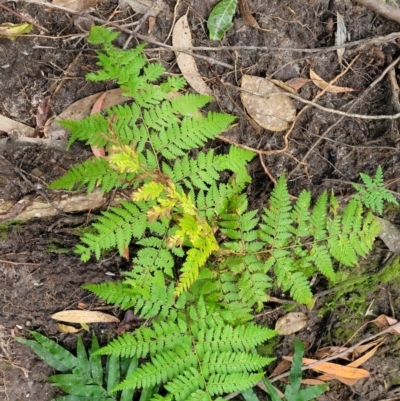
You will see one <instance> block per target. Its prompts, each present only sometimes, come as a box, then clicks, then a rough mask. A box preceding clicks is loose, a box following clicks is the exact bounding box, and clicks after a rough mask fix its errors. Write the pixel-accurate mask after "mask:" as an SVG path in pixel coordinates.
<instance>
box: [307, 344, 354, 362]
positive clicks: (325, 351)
mask: <svg viewBox="0 0 400 401" xmlns="http://www.w3.org/2000/svg"><path fill="white" fill-rule="evenodd" d="M346 350H347V347H335V346H329V347H323V348H320V349H319V350H317V352H316V353H315V357H316V358H317V359H324V358H327V357H329V356H333V355H336V354H339V353H340V352H343V351H346ZM338 358H340V359H344V360H346V361H351V351H349V352H348V353H347V354H345V355H341V356H340V357H338Z"/></svg>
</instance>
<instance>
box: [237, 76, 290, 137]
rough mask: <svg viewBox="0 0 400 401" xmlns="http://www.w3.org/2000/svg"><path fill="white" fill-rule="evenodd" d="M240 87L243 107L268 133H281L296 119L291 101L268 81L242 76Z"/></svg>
mask: <svg viewBox="0 0 400 401" xmlns="http://www.w3.org/2000/svg"><path fill="white" fill-rule="evenodd" d="M241 87H242V89H244V90H245V91H243V92H242V93H241V98H242V102H243V104H244V107H245V108H246V110H247V112H248V113H249V114H250V116H251V117H252V118H253V119H254V120H255V121H256V122H257V123H258V124H259V125H261V127H263V128H266V129H268V130H270V131H283V130H285V129H287V128H288V127H289V122H292V121H293V120H294V118H295V117H296V108H295V107H294V105H293V102H292V101H291V99H289V98H288V97H287V96H285V95H284V93H285V92H284V91H283V90H282V89H280V88H278V87H277V86H276V85H274V84H273V83H272V82H270V81H269V80H268V79H266V78H261V77H255V76H252V75H243V77H242V85H241ZM247 91H248V92H247ZM249 92H251V93H249ZM255 93H257V95H256V94H255ZM280 93H282V95H279V94H280ZM258 94H260V95H262V96H259V95H258ZM270 95H272V96H270Z"/></svg>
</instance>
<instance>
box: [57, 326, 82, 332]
mask: <svg viewBox="0 0 400 401" xmlns="http://www.w3.org/2000/svg"><path fill="white" fill-rule="evenodd" d="M57 327H58V330H60V331H61V333H69V334H75V333H79V332H80V331H82V330H83V328H82V327H81V328H79V329H77V328H76V327H74V326H69V325H68V324H62V323H57Z"/></svg>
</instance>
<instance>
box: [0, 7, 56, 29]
mask: <svg viewBox="0 0 400 401" xmlns="http://www.w3.org/2000/svg"><path fill="white" fill-rule="evenodd" d="M0 7H1V8H3V9H4V10H6V11H8V12H9V13H11V14H13V15H15V16H16V17H18V18H19V19H22V21H25V22H28V23H29V24H32V25H34V26H36V28H38V29H39V30H41V31H43V32H46V33H50V31H49V30H48V29H46V28H44V27H42V26H41V25H39V24H37V23H36V22H35V21H33V20H31V19H30V18H28V17H25V16H23V15H21V14H18V13H16V12H15V11H14V10H11V8H8V7H7V6H5V5H4V4H0Z"/></svg>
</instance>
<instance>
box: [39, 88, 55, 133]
mask: <svg viewBox="0 0 400 401" xmlns="http://www.w3.org/2000/svg"><path fill="white" fill-rule="evenodd" d="M52 115H53V110H52V109H51V98H50V96H46V97H43V98H42V99H41V100H40V102H39V105H38V108H37V111H36V130H35V135H36V137H38V138H47V133H46V132H45V129H44V128H45V126H46V123H47V121H48V120H49V119H50V118H51V116H52Z"/></svg>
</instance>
